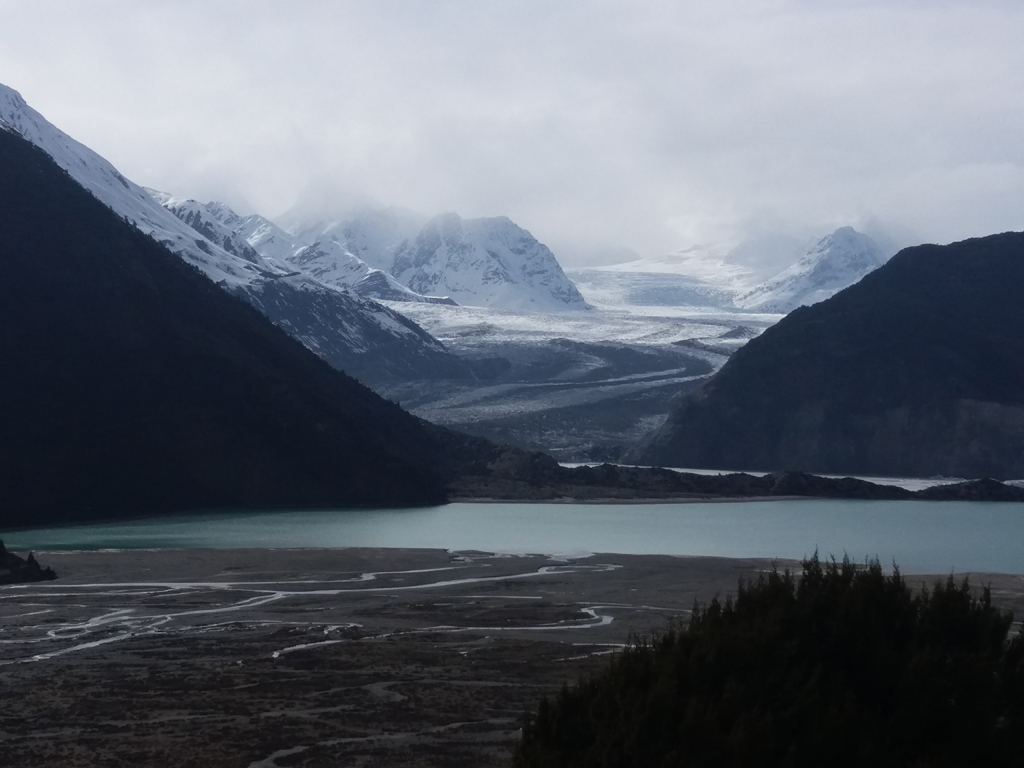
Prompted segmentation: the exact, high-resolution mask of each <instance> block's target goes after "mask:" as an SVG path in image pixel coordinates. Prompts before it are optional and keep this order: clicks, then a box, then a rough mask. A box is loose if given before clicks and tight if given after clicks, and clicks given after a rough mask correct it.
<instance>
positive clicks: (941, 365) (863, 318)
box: [630, 233, 1024, 478]
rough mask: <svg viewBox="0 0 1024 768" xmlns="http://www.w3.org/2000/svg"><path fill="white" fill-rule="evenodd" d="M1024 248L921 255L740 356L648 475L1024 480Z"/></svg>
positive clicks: (654, 455) (1007, 238)
mask: <svg viewBox="0 0 1024 768" xmlns="http://www.w3.org/2000/svg"><path fill="white" fill-rule="evenodd" d="M1022 285H1024V234H1020V233H1006V234H1001V235H993V236H991V237H984V238H978V239H973V240H967V241H964V242H961V243H955V244H953V245H948V246H932V245H929V246H918V247H915V248H908V249H906V250H904V251H902V252H900V253H899V254H897V255H896V256H895V257H894V258H893V259H892V260H891V261H890V262H889V263H888V264H886V265H885V266H883V267H881V268H880V269H878V270H877V271H875V272H873V273H871V274H869V275H867V276H866V277H865V278H864V279H863V280H861V282H859V283H858V284H856V285H854V286H851V287H850V288H847V289H846V290H844V291H842V292H841V293H839V294H837V295H836V296H834V297H833V298H831V299H829V300H828V301H825V302H822V303H821V304H818V305H815V306H812V307H805V308H801V309H797V310H796V311H795V312H793V313H792V314H790V315H789V316H787V317H786V318H784V319H783V320H782V321H781V322H780V323H779V324H778V325H776V326H775V327H773V328H770V329H768V330H767V331H766V332H765V333H764V334H763V335H762V336H760V337H759V338H756V339H754V340H752V341H751V342H750V343H749V344H747V345H746V346H745V347H743V348H742V349H740V350H739V351H738V352H737V353H736V354H735V355H734V356H733V357H732V358H731V359H730V360H729V362H728V363H727V364H726V365H725V366H724V367H723V368H722V370H721V371H719V373H718V374H716V375H715V376H714V377H712V378H711V379H710V380H709V381H708V382H707V384H706V385H704V386H703V387H702V388H701V389H699V390H698V391H696V392H694V393H693V394H692V395H690V396H688V397H687V398H686V399H685V400H684V401H683V403H682V404H681V405H680V407H679V408H678V409H677V410H676V411H675V412H674V413H673V414H672V415H671V417H670V418H669V420H668V422H667V423H666V424H665V425H664V426H663V427H662V428H661V429H659V430H658V431H656V432H655V433H654V434H653V435H652V436H651V437H649V438H648V439H647V440H646V441H645V442H644V444H642V445H641V446H640V447H638V448H637V449H636V450H634V451H633V452H632V454H631V455H630V459H631V460H632V461H635V462H637V463H643V464H648V463H650V464H666V465H671V466H683V467H721V468H736V469H766V470H773V469H801V470H804V471H808V472H829V473H847V474H869V475H870V474H884V475H919V476H931V475H936V474H943V475H951V476H961V477H983V476H992V477H998V478H1019V477H1024V299H1022V296H1021V286H1022Z"/></svg>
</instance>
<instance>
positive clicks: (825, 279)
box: [736, 227, 886, 313]
mask: <svg viewBox="0 0 1024 768" xmlns="http://www.w3.org/2000/svg"><path fill="white" fill-rule="evenodd" d="M885 261H886V257H885V254H884V253H883V252H882V250H881V248H879V246H878V244H877V243H875V241H874V240H872V239H871V238H870V237H868V236H867V235H865V234H862V233H860V232H858V231H857V230H855V229H853V227H841V228H840V229H837V230H836V231H835V232H833V233H832V234H831V235H828V236H827V237H824V238H822V239H821V240H819V241H818V242H817V243H816V244H815V245H814V246H813V247H812V248H811V249H810V251H808V253H807V255H805V256H804V257H803V258H801V259H800V260H799V261H798V262H797V263H796V264H794V265H793V266H791V267H789V268H788V269H785V270H783V271H782V272H780V273H779V274H778V275H776V276H775V277H773V278H771V279H770V280H768V281H766V282H765V283H762V284H761V285H759V286H758V287H756V288H755V289H753V290H752V291H750V292H749V293H747V294H745V295H743V296H741V297H740V298H739V299H738V300H737V302H736V303H737V305H738V306H740V307H743V308H744V309H754V310H759V311H761V312H778V313H788V312H791V311H793V310H794V309H796V308H797V307H799V306H805V305H808V304H816V303H818V302H819V301H824V300H825V299H827V298H829V297H831V296H833V295H834V294H836V293H838V292H839V291H841V290H842V289H844V288H847V287H849V286H851V285H853V284H854V283H856V282H857V281H858V280H860V279H861V278H862V277H864V275H866V274H868V273H869V272H871V271H873V270H875V269H877V268H878V267H880V266H882V264H884V263H885Z"/></svg>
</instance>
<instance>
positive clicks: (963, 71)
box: [0, 0, 1024, 263]
mask: <svg viewBox="0 0 1024 768" xmlns="http://www.w3.org/2000/svg"><path fill="white" fill-rule="evenodd" d="M1021 40H1024V3H1020V2H1019V0H1013V1H1012V2H1011V1H1002V0H972V2H970V3H968V2H965V1H959V0H958V1H956V2H953V1H950V0H900V2H889V1H886V2H874V1H871V0H813V1H806V2H805V1H803V0H735V1H733V2H729V1H728V0H716V1H715V2H686V1H685V0H678V1H676V2H668V1H667V0H648V1H646V2H645V1H644V0H632V1H630V2H608V1H607V0H586V1H578V0H557V1H556V0H545V1H544V2H536V1H534V0H421V1H419V2H412V1H410V0H373V1H372V2H356V1H348V0H289V1H288V2H284V1H281V0H237V1H236V0H203V1H202V2H194V1H193V0H173V2H172V1H168V0H146V2H138V1H137V0H60V1H59V2H54V1H53V0H0V82H2V83H4V84H6V85H8V86H10V87H12V88H15V89H16V90H18V91H20V92H21V94H22V95H23V96H24V97H25V99H26V100H27V101H28V102H29V104H31V105H32V106H33V107H35V108H36V109H37V110H39V111H40V112H41V113H42V114H43V115H44V116H46V117H47V118H48V119H49V120H50V121H51V122H53V123H55V124H56V125H57V126H58V127H60V128H62V129H63V130H64V131H66V132H67V133H69V134H71V135H72V136H74V137H75V138H77V139H78V140H79V141H82V142H83V143H85V144H87V145H88V146H90V147H91V148H92V149H94V150H96V151H97V152H99V153H100V154H101V155H103V156H105V157H106V158H107V159H108V160H110V161H111V162H112V163H114V165H115V166H117V167H118V168H119V170H121V172H122V173H124V174H125V175H126V176H128V177H129V178H131V179H132V180H133V181H136V182H138V183H140V184H144V185H146V186H151V187H156V188H158V189H162V190H165V191H168V192H172V193H174V194H176V195H179V196H189V197H195V198H197V199H200V200H206V199H218V200H223V201H225V202H228V203H229V204H231V205H233V206H235V207H236V208H239V209H241V210H242V212H252V211H258V212H260V213H263V214H264V215H267V216H270V217H275V216H279V215H280V214H282V213H284V212H285V211H287V210H288V209H290V208H292V207H293V206H295V205H297V204H298V205H300V206H302V209H303V211H305V212H307V213H309V214H316V213H323V214H331V213H342V212H344V211H345V210H348V209H351V208H354V207H358V206H364V205H371V206H384V205H398V206H402V207H406V208H410V209H412V210H415V211H418V212H420V213H423V214H427V215H432V214H436V213H441V212H446V211H456V212H458V213H459V214H461V215H462V216H464V217H477V216H498V215H505V216H508V217H510V218H511V219H512V220H514V221H515V222H517V223H518V224H520V225H521V226H523V227H525V228H526V229H528V230H530V231H531V232H532V233H533V234H534V235H535V236H536V237H538V238H539V239H540V240H541V241H542V242H545V243H547V244H548V245H550V246H551V247H552V248H553V250H554V251H555V253H556V255H559V256H560V258H562V260H563V261H565V262H569V263H583V262H586V261H587V260H600V259H602V258H603V259H606V260H607V259H609V258H611V256H609V254H615V257H616V258H619V260H621V255H622V254H623V253H626V252H627V251H625V250H624V249H629V251H632V252H635V253H637V254H640V255H642V256H656V255H660V254H663V253H668V252H670V251H674V250H678V249H681V248H684V247H688V246H691V245H695V244H704V243H729V242H738V241H740V240H743V239H745V238H750V237H758V236H761V235H766V234H787V235H791V236H794V237H800V238H806V237H811V236H815V235H820V234H825V233H827V232H829V231H831V230H832V229H835V228H836V227H839V226H843V225H853V226H856V227H860V228H862V229H867V230H869V231H871V232H878V233H882V234H887V235H888V236H890V237H891V238H892V239H893V240H894V241H895V242H896V244H897V245H909V244H913V243H916V242H940V243H941V242H950V241H954V240H959V239H963V238H965V237H972V236H979V235H985V234H989V233H993V232H997V231H1005V230H1011V229H1015V230H1021V229H1024V45H1022V44H1021Z"/></svg>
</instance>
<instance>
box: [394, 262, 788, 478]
mask: <svg viewBox="0 0 1024 768" xmlns="http://www.w3.org/2000/svg"><path fill="white" fill-rule="evenodd" d="M632 278H633V275H630V274H627V275H626V276H625V279H626V280H627V281H628V280H631V279H632ZM580 287H581V290H582V291H583V295H584V297H585V298H586V299H587V300H588V302H589V303H591V304H592V305H593V306H594V309H592V310H590V311H587V312H572V313H568V312H566V313H559V314H547V315H545V314H526V313H514V312H500V311H496V310H492V309H487V308H482V307H458V306H456V307H452V306H444V305H436V304H398V303H394V304H391V305H390V306H392V307H393V308H394V309H395V310H396V311H399V312H402V313H403V314H405V315H406V316H407V317H409V318H411V319H413V320H414V321H415V322H416V323H417V324H418V325H420V326H421V327H423V328H424V329H426V330H427V331H429V332H430V334H431V335H433V336H434V337H435V338H437V339H438V340H440V341H441V342H442V343H443V344H444V345H445V347H446V348H447V349H448V350H450V351H451V352H453V353H454V354H456V355H458V356H459V357H460V358H461V359H463V360H464V361H466V362H467V363H468V364H469V365H470V366H471V367H472V369H473V371H474V373H475V379H463V380H459V381H450V380H449V381H443V380H434V381H429V380H420V381H408V382H400V383H395V384H385V385H382V386H380V387H379V388H378V389H379V391H380V392H381V393H382V394H384V395H385V396H386V397H388V398H390V399H393V400H397V401H398V402H399V403H400V404H401V405H402V407H403V408H406V409H408V410H410V411H412V412H413V413H414V414H416V415H418V416H421V417H423V418H425V419H427V420H428V421H432V422H435V423H438V424H442V425H444V426H448V427H452V428H454V429H458V430H461V431H465V432H469V433H471V434H475V435H480V436H483V437H487V438H490V439H492V440H497V441H499V442H506V443H510V444H512V445H517V446H520V447H524V448H532V449H543V450H545V451H548V452H549V453H551V454H552V455H553V456H556V457H557V458H559V459H562V460H565V461H591V460H594V461H604V460H616V459H617V458H618V457H619V456H621V454H622V453H623V452H624V451H625V450H626V448H627V447H628V446H629V445H631V444H632V443H633V442H635V441H636V440H638V439H639V438H641V437H642V436H643V435H645V434H646V433H647V432H649V431H650V430H652V429H654V428H655V427H657V426H659V425H660V424H661V423H662V422H663V421H664V419H665V418H666V416H667V414H668V413H669V411H670V410H671V408H672V404H673V403H674V402H675V400H676V399H677V398H678V397H679V395H680V394H681V393H684V392H687V391H689V390H690V389H692V388H693V387H695V386H697V385H698V384H699V383H700V382H701V381H703V380H704V379H705V378H706V377H707V376H708V375H710V374H711V373H713V372H714V371H716V370H717V369H718V368H720V367H721V366H722V364H723V363H724V362H725V360H726V359H727V358H728V356H729V355H730V354H731V353H732V352H733V351H734V350H735V349H737V348H738V347H739V346H740V345H742V344H743V343H745V342H746V341H747V340H748V339H749V338H750V337H752V336H755V335H757V334H758V333H760V332H761V330H763V329H764V328H765V327H767V326H769V325H770V324H771V323H773V322H774V321H776V320H777V316H772V315H765V314H758V313H750V312H742V311H736V310H730V309H727V308H716V307H710V306H629V305H625V304H622V303H620V304H617V305H615V304H610V303H604V306H602V303H603V302H602V299H603V298H604V297H603V296H601V295H599V294H594V295H593V296H592V295H591V294H590V293H589V292H588V290H587V289H588V284H586V283H581V285H580Z"/></svg>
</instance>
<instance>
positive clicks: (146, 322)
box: [0, 129, 444, 527]
mask: <svg viewBox="0 0 1024 768" xmlns="http://www.w3.org/2000/svg"><path fill="white" fill-rule="evenodd" d="M0 232H2V234H3V237H2V238H0V275H2V278H0V468H2V473H3V477H2V481H0V527H13V526H15V525H28V524H35V523H44V522H51V521H57V520H77V519H87V518H89V519H95V518H106V517H115V516H121V515H138V514H144V513H150V512H157V511H167V510H177V509H188V508H197V507H205V508H209V507H219V506H223V507H275V506H286V505H316V504H331V505H357V504H358V505H371V504H411V503H424V502H437V501H441V500H443V498H444V493H443V484H442V481H441V480H440V479H439V477H438V476H437V474H436V472H435V470H434V468H433V467H436V466H437V465H438V463H439V462H440V460H441V459H440V458H439V456H438V451H437V449H436V440H437V438H436V437H434V436H433V435H435V434H436V432H435V430H434V429H432V428H429V427H428V426H427V425H425V424H424V423H423V422H421V421H419V420H417V419H415V418H413V417H412V416H410V415H408V414H407V413H405V412H404V411H402V410H401V409H400V408H398V407H397V406H396V405H393V404H391V403H389V402H386V401H384V400H382V399H381V398H379V397H377V396H376V395H374V394H373V393H371V392H370V391H369V390H368V389H366V388H365V387H363V386H362V385H360V384H359V383H357V382H355V381H354V380H352V379H350V378H348V377H347V376H345V375H343V374H340V373H338V372H336V371H334V370H332V369H331V368H330V367H329V366H328V365H327V364H326V363H324V362H323V361H321V360H320V359H318V358H317V357H316V356H315V355H313V354H312V353H310V352H309V351H307V350H306V349H304V348H303V347H302V346H301V345H300V344H298V343H297V342H295V341H293V340H292V339H290V338H288V337H287V336H286V335H285V334H284V332H282V331H280V330H278V329H277V328H275V327H274V326H273V325H271V324H270V323H269V322H268V321H267V320H265V319H264V318H262V317H261V316H260V315H259V314H258V313H257V312H256V311H255V310H253V309H252V308H250V307H249V306H247V305H245V304H244V303H243V302H242V301H240V300H238V299H235V298H232V297H231V296H229V295H227V294H225V293H224V292H223V291H222V290H221V289H220V288H218V287H217V286H216V285H215V284H214V283H212V282H210V281H209V280H207V279H206V278H205V277H203V276H202V275H201V274H200V273H198V272H197V271H196V270H195V269H193V268H192V267H189V266H187V265H186V264H184V263H183V262H182V261H181V260H180V259H179V258H178V257H176V256H174V255H173V254H171V253H170V252H169V251H167V250H166V249H164V248H163V247H162V246H160V245H159V244H157V243H156V242H155V241H153V240H151V239H150V238H149V237H147V236H145V235H143V234H142V233H140V232H139V231H138V230H136V229H135V228H133V227H132V226H130V225H128V224H126V223H125V222H124V221H122V220H121V219H119V218H118V217H117V216H116V215H114V214H113V213H111V211H110V210H109V209H108V208H107V207H105V206H104V205H102V204H101V203H100V202H99V201H97V200H96V199H95V198H94V197H92V195H90V194H89V193H88V192H86V191H85V190H84V189H82V188H81V187H80V186H79V185H78V184H76V183H75V182H74V181H73V180H72V179H71V178H70V177H69V176H68V175H67V174H66V173H65V172H64V171H62V170H61V169H60V168H58V166H56V165H55V164H54V162H53V161H52V160H51V159H50V158H49V157H48V156H47V155H46V154H45V153H43V152H42V151H41V150H39V149H37V148H35V147H34V146H33V145H31V144H30V143H28V142H27V141H25V140H24V139H22V138H21V137H20V136H18V135H15V134H14V133H12V132H9V131H5V130H2V129H0Z"/></svg>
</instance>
